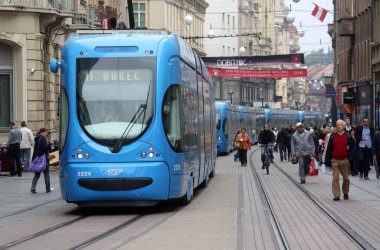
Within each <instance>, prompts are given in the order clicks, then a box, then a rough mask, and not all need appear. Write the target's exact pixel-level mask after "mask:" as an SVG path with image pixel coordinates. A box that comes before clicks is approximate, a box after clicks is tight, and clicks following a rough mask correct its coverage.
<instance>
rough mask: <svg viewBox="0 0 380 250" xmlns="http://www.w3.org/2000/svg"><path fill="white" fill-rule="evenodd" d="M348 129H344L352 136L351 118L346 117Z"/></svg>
mask: <svg viewBox="0 0 380 250" xmlns="http://www.w3.org/2000/svg"><path fill="white" fill-rule="evenodd" d="M345 121H346V127H345V128H344V130H345V131H346V132H347V133H348V134H350V132H351V130H352V129H353V128H352V126H351V120H350V117H346V120H345Z"/></svg>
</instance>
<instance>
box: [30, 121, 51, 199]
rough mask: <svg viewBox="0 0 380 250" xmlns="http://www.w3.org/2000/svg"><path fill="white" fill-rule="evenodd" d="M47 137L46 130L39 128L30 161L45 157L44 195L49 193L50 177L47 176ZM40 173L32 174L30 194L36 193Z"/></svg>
mask: <svg viewBox="0 0 380 250" xmlns="http://www.w3.org/2000/svg"><path fill="white" fill-rule="evenodd" d="M47 135H48V130H47V129H46V128H41V129H40V130H39V132H38V135H37V136H36V138H35V139H34V152H33V157H32V160H34V158H36V157H41V156H43V155H45V157H46V167H45V169H44V171H43V173H44V177H45V187H46V193H49V192H50V191H51V189H50V176H49V150H50V146H51V144H50V143H48V141H47V138H46V136H47ZM40 176H41V173H34V177H33V180H32V187H31V189H30V192H31V193H37V191H36V186H37V182H38V179H39V178H40Z"/></svg>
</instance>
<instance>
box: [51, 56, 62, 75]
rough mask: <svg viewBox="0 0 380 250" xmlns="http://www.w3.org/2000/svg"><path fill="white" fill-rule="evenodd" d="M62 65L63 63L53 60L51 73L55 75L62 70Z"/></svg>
mask: <svg viewBox="0 0 380 250" xmlns="http://www.w3.org/2000/svg"><path fill="white" fill-rule="evenodd" d="M61 65H62V62H61V61H59V60H57V59H51V60H50V71H51V72H53V73H57V72H58V68H60V67H61Z"/></svg>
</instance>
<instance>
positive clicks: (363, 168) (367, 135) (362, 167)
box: [355, 118, 375, 179]
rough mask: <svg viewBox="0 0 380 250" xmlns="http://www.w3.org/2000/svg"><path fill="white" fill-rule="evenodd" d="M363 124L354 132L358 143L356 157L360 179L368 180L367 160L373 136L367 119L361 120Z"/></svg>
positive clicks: (370, 152)
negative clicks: (357, 158)
mask: <svg viewBox="0 0 380 250" xmlns="http://www.w3.org/2000/svg"><path fill="white" fill-rule="evenodd" d="M362 121H363V123H362V124H361V125H359V126H357V128H356V131H355V136H356V139H357V140H358V142H359V145H358V157H359V161H360V162H359V173H360V178H361V179H363V178H364V179H369V177H368V172H369V170H370V168H369V160H370V158H371V155H372V139H373V135H374V134H375V130H374V128H373V127H372V126H371V125H369V119H368V118H363V120H362Z"/></svg>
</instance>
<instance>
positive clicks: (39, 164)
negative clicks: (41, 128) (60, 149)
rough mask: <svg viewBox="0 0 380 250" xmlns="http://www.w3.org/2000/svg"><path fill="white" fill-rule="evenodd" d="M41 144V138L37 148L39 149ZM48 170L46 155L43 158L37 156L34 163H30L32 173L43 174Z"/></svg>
mask: <svg viewBox="0 0 380 250" xmlns="http://www.w3.org/2000/svg"><path fill="white" fill-rule="evenodd" d="M40 142H41V138H40V139H39V140H38V146H37V147H36V148H39V146H40ZM45 168H46V156H45V154H43V155H41V156H36V157H35V158H34V159H33V161H32V162H31V163H30V172H32V173H41V172H42V171H44V170H45Z"/></svg>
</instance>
